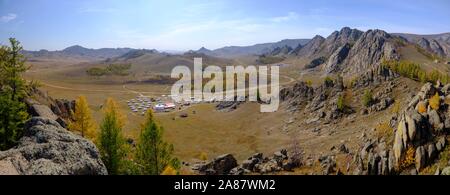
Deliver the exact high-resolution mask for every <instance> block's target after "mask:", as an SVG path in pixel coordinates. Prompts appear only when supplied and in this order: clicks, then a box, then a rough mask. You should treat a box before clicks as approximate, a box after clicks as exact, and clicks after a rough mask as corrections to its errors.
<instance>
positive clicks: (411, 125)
mask: <svg viewBox="0 0 450 195" xmlns="http://www.w3.org/2000/svg"><path fill="white" fill-rule="evenodd" d="M405 120H406V124H407V125H408V137H409V140H414V138H415V137H416V134H417V127H416V122H415V121H414V120H413V119H412V117H411V116H409V115H406V116H405Z"/></svg>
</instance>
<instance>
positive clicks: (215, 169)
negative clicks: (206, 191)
mask: <svg viewBox="0 0 450 195" xmlns="http://www.w3.org/2000/svg"><path fill="white" fill-rule="evenodd" d="M237 166H238V164H237V161H236V159H235V158H234V156H233V155H231V154H224V155H221V156H218V157H216V158H215V159H214V160H212V161H211V162H209V163H207V164H205V165H203V167H202V168H201V169H199V171H200V172H201V173H205V174H207V175H227V174H229V173H230V171H231V170H232V169H233V168H235V167H237Z"/></svg>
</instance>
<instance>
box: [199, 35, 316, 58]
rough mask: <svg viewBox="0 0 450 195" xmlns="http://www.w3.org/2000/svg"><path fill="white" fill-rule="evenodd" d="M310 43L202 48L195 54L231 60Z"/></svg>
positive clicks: (301, 40)
mask: <svg viewBox="0 0 450 195" xmlns="http://www.w3.org/2000/svg"><path fill="white" fill-rule="evenodd" d="M309 41H310V39H284V40H282V41H279V42H275V43H262V44H256V45H252V46H228V47H223V48H219V49H215V50H209V49H206V48H204V47H202V48H200V49H199V50H197V51H195V52H197V53H203V54H206V55H211V56H216V57H226V58H231V57H238V56H245V55H262V54H265V53H269V52H271V51H272V50H274V49H275V48H283V47H285V46H288V47H290V48H297V47H298V46H299V45H305V44H306V43H308V42H309Z"/></svg>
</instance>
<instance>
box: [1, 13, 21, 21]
mask: <svg viewBox="0 0 450 195" xmlns="http://www.w3.org/2000/svg"><path fill="white" fill-rule="evenodd" d="M16 18H17V14H13V13H10V14H7V15H4V16H1V17H0V21H1V22H4V23H8V22H10V21H12V20H14V19H16Z"/></svg>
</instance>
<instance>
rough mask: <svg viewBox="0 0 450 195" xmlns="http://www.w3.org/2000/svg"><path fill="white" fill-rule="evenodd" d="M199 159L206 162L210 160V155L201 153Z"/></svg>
mask: <svg viewBox="0 0 450 195" xmlns="http://www.w3.org/2000/svg"><path fill="white" fill-rule="evenodd" d="M198 159H200V160H202V161H206V160H208V154H206V152H201V153H200V154H199V155H198Z"/></svg>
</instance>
